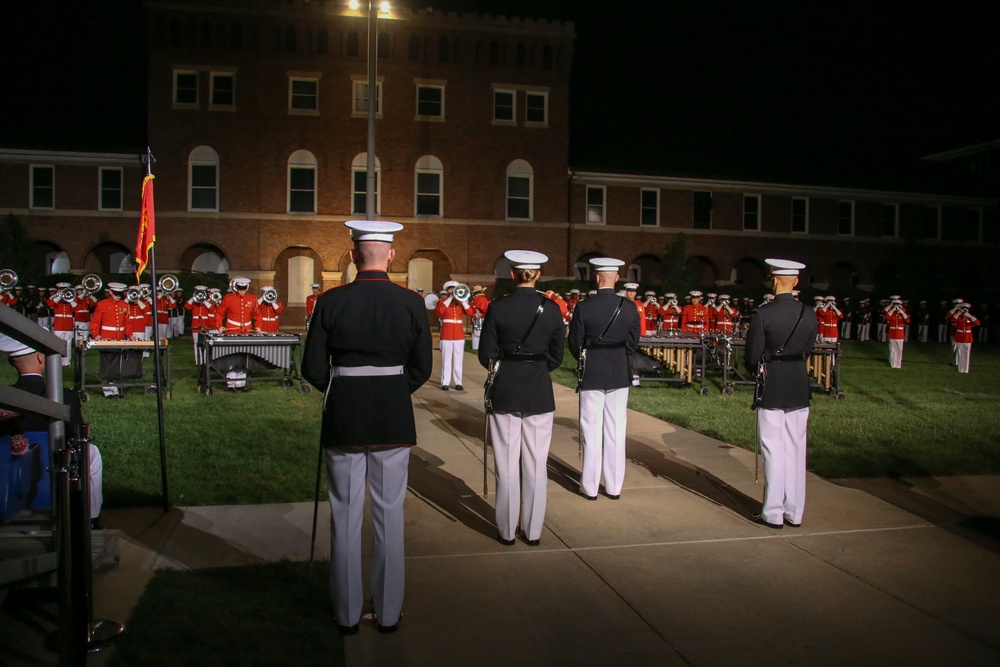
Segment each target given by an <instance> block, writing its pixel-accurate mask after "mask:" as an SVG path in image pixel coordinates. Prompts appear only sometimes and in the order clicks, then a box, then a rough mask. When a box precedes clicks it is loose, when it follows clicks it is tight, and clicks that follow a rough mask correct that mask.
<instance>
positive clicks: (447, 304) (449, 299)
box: [444, 295, 454, 306]
mask: <svg viewBox="0 0 1000 667" xmlns="http://www.w3.org/2000/svg"><path fill="white" fill-rule="evenodd" d="M453 298H454V297H452V296H451V295H449V296H447V297H446V298H445V300H444V305H445V306H450V305H451V302H452V300H453Z"/></svg>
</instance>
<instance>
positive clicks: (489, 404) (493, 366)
mask: <svg viewBox="0 0 1000 667" xmlns="http://www.w3.org/2000/svg"><path fill="white" fill-rule="evenodd" d="M499 370H500V360H499V359H490V363H489V367H488V368H487V369H486V384H484V385H483V389H485V391H484V392H483V410H484V412H485V413H486V415H485V416H486V429H485V431H484V432H483V498H488V497H489V495H490V488H489V483H488V479H489V443H490V415H491V414H492V413H493V399H492V398H490V392H491V391H492V390H493V382H494V381H495V380H496V377H497V371H499Z"/></svg>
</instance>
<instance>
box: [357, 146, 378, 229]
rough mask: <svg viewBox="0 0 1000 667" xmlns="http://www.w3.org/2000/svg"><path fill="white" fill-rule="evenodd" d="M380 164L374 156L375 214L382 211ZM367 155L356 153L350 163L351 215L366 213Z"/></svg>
mask: <svg viewBox="0 0 1000 667" xmlns="http://www.w3.org/2000/svg"><path fill="white" fill-rule="evenodd" d="M381 193H382V163H381V162H379V159H378V156H377V155H376V156H375V213H376V215H377V214H378V213H379V212H380V211H381V210H382V204H381ZM367 194H368V153H358V154H357V155H356V156H355V158H354V160H352V161H351V213H361V214H364V213H365V212H366V211H367Z"/></svg>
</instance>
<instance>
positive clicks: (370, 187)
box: [350, 0, 389, 220]
mask: <svg viewBox="0 0 1000 667" xmlns="http://www.w3.org/2000/svg"><path fill="white" fill-rule="evenodd" d="M350 7H351V9H353V10H355V11H357V10H358V9H359V8H360V7H361V2H359V0H351V2H350ZM379 13H382V14H388V13H389V3H388V2H381V3H379V2H374V1H373V0H369V2H368V148H367V157H368V160H367V164H366V165H365V167H366V170H367V173H366V177H367V178H366V182H365V220H374V219H375V217H376V212H375V186H376V181H375V105H376V103H377V102H378V87H377V86H378V82H377V79H378V15H379Z"/></svg>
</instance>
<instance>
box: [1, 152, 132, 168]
mask: <svg viewBox="0 0 1000 667" xmlns="http://www.w3.org/2000/svg"><path fill="white" fill-rule="evenodd" d="M0 162H24V163H29V162H51V163H54V164H85V165H100V166H108V165H109V164H115V165H121V166H137V165H140V164H142V156H141V155H139V154H138V153H84V152H77V151H44V150H22V149H17V148H0Z"/></svg>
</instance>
